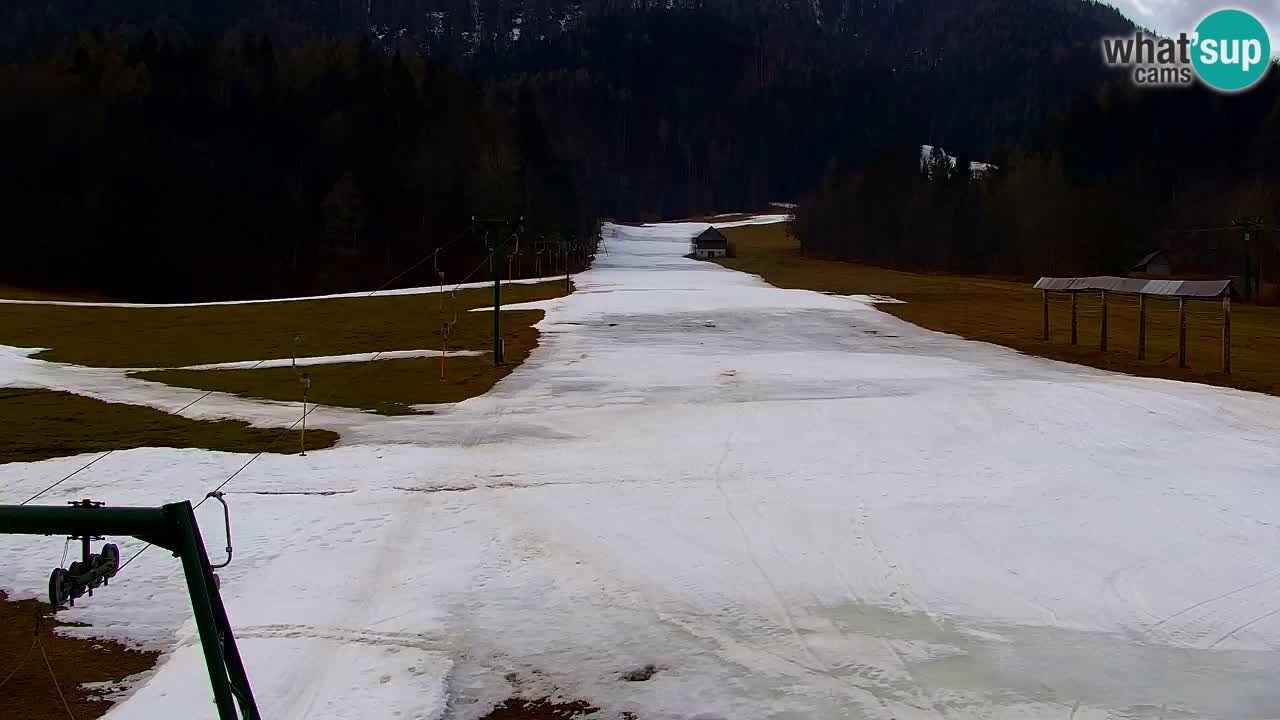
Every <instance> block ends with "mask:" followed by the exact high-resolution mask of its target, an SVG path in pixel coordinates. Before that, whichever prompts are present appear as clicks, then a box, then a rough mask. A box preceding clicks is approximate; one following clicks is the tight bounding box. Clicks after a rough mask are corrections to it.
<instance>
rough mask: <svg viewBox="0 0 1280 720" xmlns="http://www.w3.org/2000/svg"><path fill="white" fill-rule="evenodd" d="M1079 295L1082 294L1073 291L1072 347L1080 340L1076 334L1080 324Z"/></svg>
mask: <svg viewBox="0 0 1280 720" xmlns="http://www.w3.org/2000/svg"><path fill="white" fill-rule="evenodd" d="M1079 294H1080V293H1078V292H1076V291H1075V290H1072V291H1071V344H1072V345H1075V344H1076V341H1077V340H1078V339H1079V335H1078V334H1077V332H1076V331H1077V328H1078V324H1077V322H1076V297H1077V296H1078V295H1079Z"/></svg>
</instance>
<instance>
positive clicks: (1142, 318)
mask: <svg viewBox="0 0 1280 720" xmlns="http://www.w3.org/2000/svg"><path fill="white" fill-rule="evenodd" d="M1138 359H1139V360H1146V359H1147V296H1146V295H1143V294H1141V293H1139V294H1138Z"/></svg>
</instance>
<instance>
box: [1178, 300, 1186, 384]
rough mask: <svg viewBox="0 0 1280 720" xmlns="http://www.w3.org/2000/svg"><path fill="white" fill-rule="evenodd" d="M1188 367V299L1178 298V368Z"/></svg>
mask: <svg viewBox="0 0 1280 720" xmlns="http://www.w3.org/2000/svg"><path fill="white" fill-rule="evenodd" d="M1186 366H1187V299H1186V298H1184V297H1180V298H1178V367H1180V368H1185V367H1186Z"/></svg>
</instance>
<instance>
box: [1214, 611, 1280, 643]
mask: <svg viewBox="0 0 1280 720" xmlns="http://www.w3.org/2000/svg"><path fill="white" fill-rule="evenodd" d="M1276 613H1280V607H1278V608H1276V609H1274V610H1269V611H1267V612H1265V613H1263V614H1261V615H1259V616H1258V617H1256V618H1254V619H1252V620H1250V621H1249V622H1247V623H1242V624H1241V625H1238V626H1236V628H1235V629H1233V630H1232V631H1231V632H1229V633H1227V634H1226V635H1223V636H1222V637H1220V638H1218V639H1217V640H1214V641H1213V642H1211V643H1209V647H1207V648H1205V649H1206V650H1212V649H1214V648H1216V647H1218V645H1220V644H1221V643H1222V642H1223V641H1225V640H1226V639H1227V638H1229V637H1231V636H1232V635H1235V634H1236V633H1238V632H1240V631H1241V630H1244V629H1246V628H1249V627H1252V626H1254V625H1257V624H1258V623H1260V622H1262V621H1263V620H1266V619H1267V618H1269V617H1271V616H1273V615H1275V614H1276Z"/></svg>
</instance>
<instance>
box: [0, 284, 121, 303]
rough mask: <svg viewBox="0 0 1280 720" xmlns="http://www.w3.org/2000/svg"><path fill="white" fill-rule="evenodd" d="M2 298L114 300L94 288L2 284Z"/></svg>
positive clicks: (79, 300) (82, 300) (73, 300)
mask: <svg viewBox="0 0 1280 720" xmlns="http://www.w3.org/2000/svg"><path fill="white" fill-rule="evenodd" d="M0 298H5V299H6V300H67V301H71V302H112V298H110V297H108V296H106V295H103V294H102V293H99V292H95V291H93V290H70V289H69V290H56V289H47V288H25V287H16V286H14V285H0Z"/></svg>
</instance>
